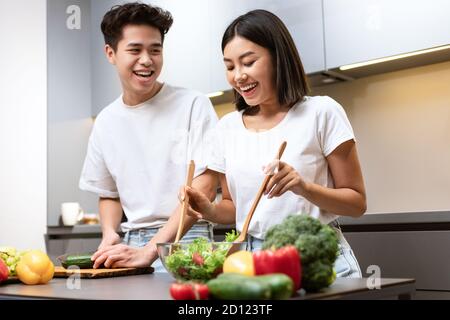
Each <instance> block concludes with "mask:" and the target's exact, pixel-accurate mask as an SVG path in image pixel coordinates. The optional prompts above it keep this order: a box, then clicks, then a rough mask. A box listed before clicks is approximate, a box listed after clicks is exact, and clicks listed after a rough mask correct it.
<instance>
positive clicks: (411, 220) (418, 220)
mask: <svg viewBox="0 0 450 320" xmlns="http://www.w3.org/2000/svg"><path fill="white" fill-rule="evenodd" d="M339 223H340V224H341V226H343V227H344V228H343V231H344V232H345V231H346V230H353V229H352V228H355V227H358V226H377V225H378V226H381V225H383V226H387V225H412V224H415V225H421V226H423V225H434V226H436V225H438V228H440V229H442V226H445V229H450V211H424V212H402V213H377V214H370V213H367V214H365V215H363V216H362V217H360V218H351V217H340V218H339ZM233 228H234V225H219V224H218V225H215V226H214V231H215V234H224V233H225V232H227V231H228V230H230V229H233ZM94 235H95V236H99V237H101V228H100V225H99V224H95V225H89V224H84V225H83V224H79V225H75V226H73V227H64V226H48V227H47V236H49V237H92V236H94Z"/></svg>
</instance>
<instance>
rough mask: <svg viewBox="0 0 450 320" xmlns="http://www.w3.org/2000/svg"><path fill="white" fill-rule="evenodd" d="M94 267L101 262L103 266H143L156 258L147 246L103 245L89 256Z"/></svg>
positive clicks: (98, 265) (146, 265)
mask: <svg viewBox="0 0 450 320" xmlns="http://www.w3.org/2000/svg"><path fill="white" fill-rule="evenodd" d="M91 260H92V261H94V269H96V268H98V267H100V266H101V265H102V264H103V265H104V266H105V268H144V267H149V266H150V264H151V263H153V261H154V260H156V253H155V252H152V251H151V250H150V249H149V248H148V247H143V248H133V247H130V246H127V245H124V244H116V245H112V246H105V247H104V248H102V249H99V250H97V252H96V253H94V255H93V256H92V258H91Z"/></svg>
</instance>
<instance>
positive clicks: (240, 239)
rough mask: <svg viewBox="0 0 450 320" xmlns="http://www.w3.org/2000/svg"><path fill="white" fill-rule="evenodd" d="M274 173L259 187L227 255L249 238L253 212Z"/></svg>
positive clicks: (279, 154) (278, 155) (283, 144)
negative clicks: (248, 233)
mask: <svg viewBox="0 0 450 320" xmlns="http://www.w3.org/2000/svg"><path fill="white" fill-rule="evenodd" d="M286 145H287V142H286V141H283V143H282V144H281V145H280V148H279V149H278V153H277V155H276V157H275V160H280V159H281V156H282V155H283V152H284V149H286ZM271 177H272V175H266V176H265V178H264V181H263V183H262V184H261V187H259V190H258V193H257V194H256V198H255V200H253V205H252V207H251V208H250V212H249V213H248V214H247V218H246V219H245V222H244V226H243V227H242V231H241V234H240V235H239V237H238V238H237V239H236V240H235V241H233V245H232V246H231V247H230V249H229V250H228V253H227V256H229V255H230V254H232V253H234V252H236V251H238V250H239V247H240V244H239V242H244V241H245V240H246V238H247V231H248V227H249V225H250V221H251V220H252V217H253V214H254V213H255V210H256V207H257V206H258V203H259V200H261V197H262V195H263V193H264V190H265V189H266V187H267V184H268V183H269V180H270V178H271Z"/></svg>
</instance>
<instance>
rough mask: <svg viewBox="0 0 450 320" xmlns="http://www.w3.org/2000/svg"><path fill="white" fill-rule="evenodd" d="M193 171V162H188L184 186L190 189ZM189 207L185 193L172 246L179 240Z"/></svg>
mask: <svg viewBox="0 0 450 320" xmlns="http://www.w3.org/2000/svg"><path fill="white" fill-rule="evenodd" d="M194 171H195V162H194V160H191V161H190V162H189V167H188V173H187V176H186V184H185V185H186V186H188V187H190V186H191V185H192V180H193V178H194ZM188 207H189V196H188V195H187V193H186V192H185V193H184V199H183V202H182V205H181V214H180V221H179V223H178V230H177V235H176V236H175V241H174V243H173V245H176V244H177V243H178V242H179V241H180V238H181V234H182V233H183V228H184V221H185V217H186V214H187V209H188ZM172 248H173V247H172V246H171V247H170V251H171V252H172Z"/></svg>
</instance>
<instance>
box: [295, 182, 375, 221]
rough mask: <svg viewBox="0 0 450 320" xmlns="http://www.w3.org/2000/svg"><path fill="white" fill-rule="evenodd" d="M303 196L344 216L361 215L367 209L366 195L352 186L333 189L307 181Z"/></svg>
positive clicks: (320, 206) (327, 209) (329, 210)
mask: <svg viewBox="0 0 450 320" xmlns="http://www.w3.org/2000/svg"><path fill="white" fill-rule="evenodd" d="M301 196H302V197H304V198H305V199H307V200H308V201H310V202H311V203H313V204H315V205H316V206H318V207H319V208H321V209H323V210H325V211H328V212H332V213H334V214H337V215H342V216H351V217H360V216H361V215H363V214H364V212H366V209H367V207H366V197H365V195H364V194H362V193H360V192H358V191H356V190H353V189H350V188H338V189H333V188H327V187H324V186H321V185H318V184H315V183H306V188H305V191H304V193H303V194H301Z"/></svg>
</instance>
